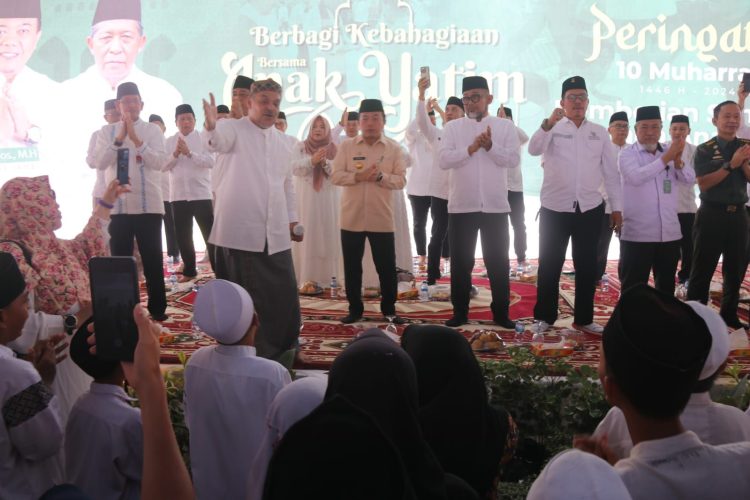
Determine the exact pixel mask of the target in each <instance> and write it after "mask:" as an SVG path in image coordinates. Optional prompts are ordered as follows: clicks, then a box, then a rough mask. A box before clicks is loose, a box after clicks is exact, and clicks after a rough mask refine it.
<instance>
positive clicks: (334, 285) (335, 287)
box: [331, 276, 339, 299]
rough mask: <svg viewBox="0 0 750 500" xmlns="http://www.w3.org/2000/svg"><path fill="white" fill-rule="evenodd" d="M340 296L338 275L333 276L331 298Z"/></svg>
mask: <svg viewBox="0 0 750 500" xmlns="http://www.w3.org/2000/svg"><path fill="white" fill-rule="evenodd" d="M338 296H339V283H338V281H336V276H334V277H333V278H331V298H332V299H335V298H336V297H338Z"/></svg>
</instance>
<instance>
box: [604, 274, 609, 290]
mask: <svg viewBox="0 0 750 500" xmlns="http://www.w3.org/2000/svg"><path fill="white" fill-rule="evenodd" d="M608 291H609V276H607V275H606V274H605V275H604V276H602V292H608Z"/></svg>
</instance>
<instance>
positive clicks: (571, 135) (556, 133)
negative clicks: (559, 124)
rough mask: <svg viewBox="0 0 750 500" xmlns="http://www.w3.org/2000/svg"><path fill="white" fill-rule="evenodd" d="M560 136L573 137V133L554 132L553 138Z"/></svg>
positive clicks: (562, 137)
mask: <svg viewBox="0 0 750 500" xmlns="http://www.w3.org/2000/svg"><path fill="white" fill-rule="evenodd" d="M556 137H559V138H560V139H572V138H573V134H560V133H558V132H552V138H553V139H554V138H556Z"/></svg>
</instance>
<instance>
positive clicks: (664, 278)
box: [620, 240, 680, 295]
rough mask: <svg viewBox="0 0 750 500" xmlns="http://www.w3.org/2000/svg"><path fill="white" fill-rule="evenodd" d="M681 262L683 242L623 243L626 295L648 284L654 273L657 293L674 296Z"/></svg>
mask: <svg viewBox="0 0 750 500" xmlns="http://www.w3.org/2000/svg"><path fill="white" fill-rule="evenodd" d="M678 260H680V240H676V241H667V242H663V243H662V242H658V243H656V242H641V241H622V240H620V283H621V285H622V291H623V292H624V291H625V290H627V289H628V288H630V287H631V286H633V285H637V284H638V283H648V275H649V274H651V270H652V269H653V271H654V285H655V286H656V289H657V290H661V291H662V292H665V293H668V294H670V295H672V294H674V275H675V272H676V271H677V261H678Z"/></svg>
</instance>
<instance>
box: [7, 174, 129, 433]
mask: <svg viewBox="0 0 750 500" xmlns="http://www.w3.org/2000/svg"><path fill="white" fill-rule="evenodd" d="M128 190H129V188H128V187H127V186H120V185H119V184H118V183H117V181H113V182H112V183H110V185H109V186H108V187H107V190H106V192H105V193H104V195H103V196H102V199H101V200H99V202H98V204H97V205H96V208H95V209H94V212H93V214H92V215H91V217H90V218H89V221H88V223H87V224H86V226H85V227H84V228H83V231H81V234H79V235H78V236H76V237H75V238H74V239H72V240H62V239H59V238H57V236H55V233H54V231H55V230H56V229H59V228H60V226H61V225H62V215H61V214H60V207H59V205H58V204H57V201H55V192H54V191H53V190H52V188H51V187H50V184H49V178H48V177H47V176H41V177H31V178H29V177H16V178H14V179H11V180H9V181H8V182H6V183H5V184H4V185H3V186H2V188H0V251H2V252H8V253H10V254H12V255H13V256H14V257H15V259H16V262H17V263H18V267H19V268H20V269H21V273H22V274H23V277H24V279H25V280H26V283H27V284H28V286H29V290H30V294H29V305H30V308H29V319H28V320H27V321H26V323H25V324H24V327H23V333H22V334H21V337H20V338H18V339H17V340H16V341H14V342H13V343H12V345H11V347H12V348H13V349H14V350H15V351H17V352H20V353H27V352H28V351H29V349H30V348H31V347H32V346H33V345H34V344H35V343H36V341H38V340H41V339H46V338H50V337H51V336H53V335H55V334H59V333H63V332H64V331H66V330H67V331H68V333H72V331H73V330H74V329H75V328H76V326H78V325H80V324H82V323H83V320H85V319H87V318H88V317H90V316H91V290H90V288H89V275H88V261H89V259H90V258H91V257H96V256H101V255H106V254H107V246H106V244H107V242H106V239H105V233H106V229H107V225H108V223H109V211H110V209H111V208H112V207H113V205H114V203H115V201H116V200H117V197H118V196H119V195H120V194H122V193H124V192H127V191H128ZM90 383H91V378H90V377H89V376H88V375H86V374H85V373H84V372H83V371H81V369H80V368H78V366H76V365H75V363H73V361H71V360H70V358H67V359H65V360H64V361H62V362H61V363H60V364H59V365H58V367H57V377H55V381H54V383H53V386H52V389H53V391H54V392H55V394H56V395H57V397H58V399H59V401H60V410H61V411H60V416H61V419H62V423H63V426H64V425H65V422H66V421H67V417H68V413H70V409H71V408H72V406H73V404H74V403H75V402H76V400H77V399H78V397H79V396H80V395H81V394H83V393H84V392H86V391H88V389H89V384H90Z"/></svg>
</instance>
